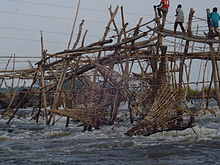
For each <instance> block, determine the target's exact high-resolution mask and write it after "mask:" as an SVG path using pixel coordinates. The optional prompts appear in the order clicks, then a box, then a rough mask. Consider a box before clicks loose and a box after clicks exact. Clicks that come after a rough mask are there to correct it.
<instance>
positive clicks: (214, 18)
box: [208, 7, 220, 34]
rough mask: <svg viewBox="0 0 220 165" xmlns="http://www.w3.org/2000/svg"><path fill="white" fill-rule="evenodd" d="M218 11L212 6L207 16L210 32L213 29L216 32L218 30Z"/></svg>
mask: <svg viewBox="0 0 220 165" xmlns="http://www.w3.org/2000/svg"><path fill="white" fill-rule="evenodd" d="M217 11H218V8H217V7H214V8H213V10H212V12H211V13H210V14H209V15H208V17H209V18H210V24H211V26H210V31H211V33H213V30H214V31H215V32H216V33H217V34H218V33H219V31H218V27H219V23H218V22H219V21H220V16H219V14H218V13H217Z"/></svg>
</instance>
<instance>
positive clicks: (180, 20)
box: [174, 4, 185, 33]
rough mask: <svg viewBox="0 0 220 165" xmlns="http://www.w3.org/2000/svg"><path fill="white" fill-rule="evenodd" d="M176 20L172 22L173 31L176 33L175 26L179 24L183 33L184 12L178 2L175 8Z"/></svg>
mask: <svg viewBox="0 0 220 165" xmlns="http://www.w3.org/2000/svg"><path fill="white" fill-rule="evenodd" d="M175 16H176V21H175V24H174V33H176V29H177V26H178V25H180V28H181V30H182V32H183V33H185V29H184V27H183V23H184V13H183V10H182V5H181V4H179V5H178V6H177V9H176V15H175Z"/></svg>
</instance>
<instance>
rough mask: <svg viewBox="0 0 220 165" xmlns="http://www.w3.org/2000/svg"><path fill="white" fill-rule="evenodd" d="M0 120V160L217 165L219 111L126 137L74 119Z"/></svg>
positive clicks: (51, 164)
mask: <svg viewBox="0 0 220 165" xmlns="http://www.w3.org/2000/svg"><path fill="white" fill-rule="evenodd" d="M5 123H6V120H3V119H1V120H0V164H1V165H12V164H22V165H23V164H25V165H26V164H27V165H29V164H30V165H33V164H34V165H35V164H39V165H62V164H73V165H90V164H91V165H139V164H140V165H148V164H150V165H151V164H152V165H185V164H186V165H190V164H201V165H219V164H220V156H219V155H220V129H219V126H220V113H217V117H213V116H211V115H206V116H205V117H201V118H200V120H199V122H198V124H197V125H196V126H195V127H194V130H195V132H196V134H195V133H194V132H193V130H192V129H187V130H185V131H181V132H177V131H172V132H164V133H157V134H155V135H152V136H149V137H139V136H137V137H127V136H125V135H124V132H126V130H127V129H128V127H127V126H126V125H125V124H124V123H119V124H118V125H117V126H116V127H115V128H114V131H113V130H112V128H111V127H103V128H101V130H94V131H92V132H82V128H81V127H77V124H75V123H72V124H70V127H69V128H65V120H61V121H59V122H58V123H57V124H56V125H54V126H46V125H45V123H43V122H42V123H35V122H34V121H29V120H28V119H22V120H20V119H15V120H14V121H13V123H12V125H11V126H10V127H9V126H7V125H6V124H5Z"/></svg>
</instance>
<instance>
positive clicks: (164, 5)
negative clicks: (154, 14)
mask: <svg viewBox="0 0 220 165" xmlns="http://www.w3.org/2000/svg"><path fill="white" fill-rule="evenodd" d="M169 6H170V0H161V1H160V4H159V5H154V8H155V9H156V8H157V11H158V16H159V17H160V18H161V17H162V27H164V25H165V22H166V17H167V13H168V9H169Z"/></svg>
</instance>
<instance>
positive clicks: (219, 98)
mask: <svg viewBox="0 0 220 165" xmlns="http://www.w3.org/2000/svg"><path fill="white" fill-rule="evenodd" d="M209 48H210V53H211V61H212V72H213V80H214V86H215V94H216V100H217V102H218V106H219V107H220V91H219V79H218V72H217V71H218V69H217V68H218V65H216V64H217V63H216V57H217V54H216V53H215V49H214V47H213V44H209Z"/></svg>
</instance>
